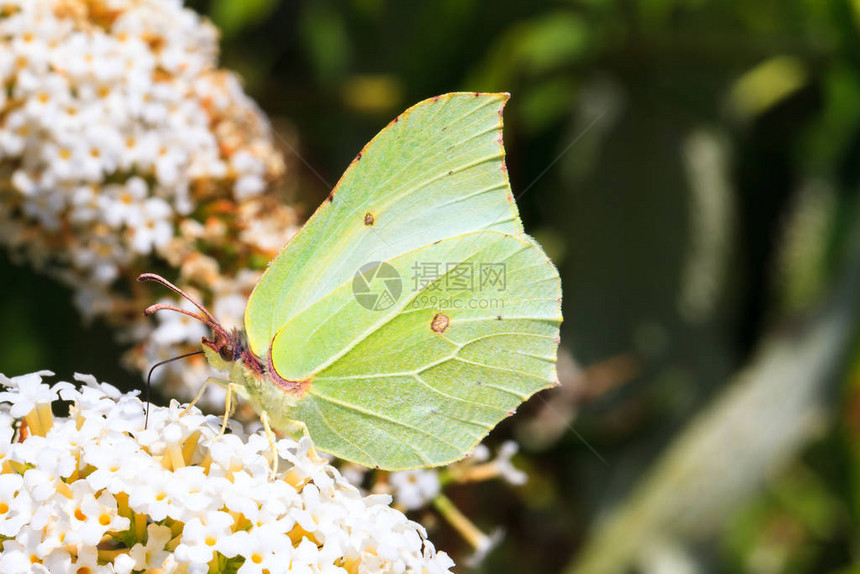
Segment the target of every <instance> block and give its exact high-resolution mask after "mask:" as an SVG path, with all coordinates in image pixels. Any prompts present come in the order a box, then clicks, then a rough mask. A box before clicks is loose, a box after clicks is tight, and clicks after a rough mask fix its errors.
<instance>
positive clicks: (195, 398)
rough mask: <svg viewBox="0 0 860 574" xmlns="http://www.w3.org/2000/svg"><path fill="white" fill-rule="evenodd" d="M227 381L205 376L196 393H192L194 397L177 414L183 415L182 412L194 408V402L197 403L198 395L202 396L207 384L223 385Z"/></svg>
mask: <svg viewBox="0 0 860 574" xmlns="http://www.w3.org/2000/svg"><path fill="white" fill-rule="evenodd" d="M229 382H230V381H225V380H223V379H218V378H215V377H207V378H206V380H205V381H203V384H202V385H200V390H199V391H197V394H196V395H194V399H192V401H191V402H190V403H188V406H187V407H185V408H184V409H182V412H180V413H179V416H183V415H184V414H186V413H187V412H188V411H190V410H191V409H192V408H194V405H196V404H197V401H199V400H200V397H202V396H203V392H204V391H205V390H206V387H208V386H209V383H215V384H218V385H221V386H225V385H227V384H228V383H229Z"/></svg>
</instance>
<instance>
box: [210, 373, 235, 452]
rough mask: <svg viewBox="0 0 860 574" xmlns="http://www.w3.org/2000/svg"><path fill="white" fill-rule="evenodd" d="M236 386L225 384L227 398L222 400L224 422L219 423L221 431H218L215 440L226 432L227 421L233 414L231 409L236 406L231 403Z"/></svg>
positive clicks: (229, 383)
mask: <svg viewBox="0 0 860 574" xmlns="http://www.w3.org/2000/svg"><path fill="white" fill-rule="evenodd" d="M236 386H237V385H236V383H231V382H227V385H226V387H227V396H226V397H225V398H224V420H223V421H222V422H221V430H220V431H218V436H217V437H215V438H216V439H217V438H220V437H221V435H223V434H224V431H226V430H227V421H229V420H230V415H232V414H233V409H234V408H235V406H236V405H235V402H234V401H233V393H234V392H236V391H235V388H236Z"/></svg>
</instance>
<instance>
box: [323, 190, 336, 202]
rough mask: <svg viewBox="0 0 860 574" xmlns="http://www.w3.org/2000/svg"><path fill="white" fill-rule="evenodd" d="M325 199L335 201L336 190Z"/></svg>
mask: <svg viewBox="0 0 860 574" xmlns="http://www.w3.org/2000/svg"><path fill="white" fill-rule="evenodd" d="M325 200H326V201H327V202H329V203H332V202H333V201H334V192H333V191H332V192H331V193H330V194H328V197H327V198H325Z"/></svg>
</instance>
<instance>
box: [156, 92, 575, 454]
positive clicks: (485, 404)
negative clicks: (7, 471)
mask: <svg viewBox="0 0 860 574" xmlns="http://www.w3.org/2000/svg"><path fill="white" fill-rule="evenodd" d="M506 100H507V94H476V93H457V94H447V95H444V96H437V97H435V98H432V99H430V100H425V101H424V102H421V103H419V104H417V105H415V106H413V107H412V108H410V109H409V110H407V111H406V112H404V113H403V114H401V115H400V116H398V117H397V119H396V120H395V121H393V122H392V123H390V124H389V125H388V126H387V127H386V128H385V129H383V131H382V132H380V134H379V135H377V136H376V137H375V138H374V139H373V140H372V141H371V142H370V143H369V144H368V145H367V146H365V148H364V149H362V151H361V152H360V153H359V154H358V156H357V157H356V159H354V160H353V161H352V163H351V164H350V166H349V168H348V169H347V171H346V173H345V174H344V175H343V177H342V178H341V180H340V181H339V182H338V184H337V186H336V187H335V189H334V190H333V191H332V193H331V194H330V195H329V200H327V201H325V202H323V204H322V205H321V206H320V207H319V208H318V210H317V211H316V213H314V215H313V216H312V217H311V218H310V220H309V221H308V222H307V223H306V224H305V226H304V227H303V229H302V230H301V231H300V232H299V233H298V234H297V235H296V236H295V237H294V238H293V240H292V241H291V242H290V243H289V244H288V245H287V247H286V248H284V250H283V251H282V252H281V253H280V254H279V255H278V256H277V257H276V258H275V260H274V261H273V262H272V263H271V264H270V265H269V267H268V268H267V270H266V272H265V273H264V275H263V277H262V278H261V279H260V281H259V283H258V284H257V286H256V287H255V289H254V292H253V293H252V294H251V297H250V299H249V301H248V306H247V308H246V311H245V331H244V333H240V332H233V333H228V332H226V331H225V330H224V329H223V328H222V327H221V326H220V324H218V323H217V321H215V319H214V318H213V317H211V315H210V314H209V313H208V312H207V311H205V309H203V308H202V307H201V306H199V305H198V309H200V310H201V313H203V315H201V316H199V317H198V318H200V319H201V320H203V321H205V322H206V323H207V324H209V325H210V327H212V329H213V337H211V338H208V339H204V351H205V352H206V356H207V358H208V359H209V361H210V363H212V364H213V366H215V367H216V368H219V369H225V370H228V371H229V373H230V380H231V381H232V382H233V386H234V387H236V388H238V389H240V391H239V392H240V394H241V395H242V396H243V397H245V398H246V399H247V400H249V401H250V402H251V404H252V405H253V406H254V407H255V409H257V411H258V412H260V413H261V414H262V413H265V414H266V416H267V417H268V420H269V421H270V422H271V424H272V427H273V428H275V429H278V430H282V431H285V432H290V431H293V430H294V429H295V428H296V424H295V423H297V422H298V423H300V425H299V426H301V427H304V429H306V430H307V431H308V432H309V433H310V436H311V438H312V439H313V440H314V442H315V444H316V445H317V447H318V448H320V449H321V450H324V451H327V452H330V453H332V454H335V455H336V456H339V457H341V458H344V459H347V460H351V461H354V462H358V463H361V464H364V465H366V466H375V467H379V468H384V469H402V468H415V467H422V466H434V465H441V464H447V463H449V462H453V461H455V460H457V459H459V458H461V457H462V456H464V455H465V454H466V453H467V452H468V451H469V450H471V449H472V448H473V447H474V446H475V445H476V444H477V443H478V442H479V441H480V440H481V439H482V438H483V437H484V436H486V434H487V433H488V432H489V431H490V430H491V429H492V428H493V427H494V426H495V425H496V424H497V423H498V422H499V421H500V420H501V419H502V418H504V417H506V416H509V415H510V414H513V412H514V411H515V410H516V408H517V406H518V405H519V404H520V403H521V402H523V401H524V400H526V399H527V398H528V397H529V396H531V395H532V394H533V393H535V392H537V391H539V390H541V389H543V388H547V387H550V386H553V385H554V384H557V382H556V372H555V358H556V357H555V355H556V349H557V346H558V332H559V325H560V323H561V286H560V282H559V277H558V273H557V271H556V269H555V267H554V266H553V264H552V263H551V262H550V260H549V259H548V258H547V256H546V255H545V254H544V253H543V251H542V250H541V249H540V247H539V246H538V245H537V243H535V242H534V240H533V239H531V238H530V237H528V236H527V235H525V233H524V232H523V228H522V223H521V222H520V219H519V215H518V213H517V209H516V204H515V203H514V200H513V195H512V192H511V189H510V184H509V182H508V178H507V168H506V167H505V163H504V147H503V145H502V122H501V117H502V116H501V114H502V109H503V107H504V103H505V101H506ZM428 269H430V270H435V271H436V275H434V276H429V275H428V274H426V273H425V271H427V270H428ZM159 279H160V278H159ZM161 281H162V282H164V283H166V282H165V281H164V280H161ZM171 288H173V289H176V288H175V287H173V286H171ZM180 293H181V292H180ZM183 295H184V294H183ZM161 308H165V307H164V306H163V305H162V306H153V307H151V308H149V309H148V312H154V311H155V310H158V309H161ZM173 309H174V310H177V309H176V308H173Z"/></svg>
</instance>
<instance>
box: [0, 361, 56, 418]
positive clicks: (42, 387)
mask: <svg viewBox="0 0 860 574" xmlns="http://www.w3.org/2000/svg"><path fill="white" fill-rule="evenodd" d="M53 374H54V373H52V372H51V371H38V372H35V373H30V374H29V375H21V376H19V377H12V378H11V379H10V378H7V377H6V376H5V375H3V374H0V384H2V385H5V386H6V387H7V388H9V389H10V390H8V391H4V392H0V402H7V403H11V404H12V408H11V409H10V410H9V414H11V415H12V416H13V417H15V418H21V417H23V416H24V415H26V414H28V413H29V412H30V411H32V410H33V409H35V408H36V405H49V404H51V403H52V402H54V401H55V400H57V398H58V397H59V395H58V389H56V388H55V387H51V386H50V385H48V384H46V383H43V382H42V377H50V376H53Z"/></svg>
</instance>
